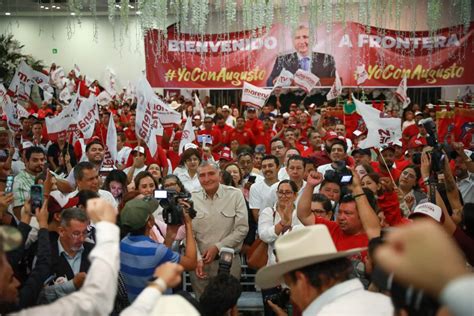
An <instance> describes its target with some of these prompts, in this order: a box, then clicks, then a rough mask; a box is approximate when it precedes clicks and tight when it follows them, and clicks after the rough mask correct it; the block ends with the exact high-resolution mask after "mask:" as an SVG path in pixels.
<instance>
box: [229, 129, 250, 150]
mask: <svg viewBox="0 0 474 316" xmlns="http://www.w3.org/2000/svg"><path fill="white" fill-rule="evenodd" d="M234 139H236V140H237V141H238V142H239V144H240V145H249V146H254V145H255V136H254V134H253V133H252V131H251V130H249V129H244V130H243V131H238V130H236V129H234V130H233V131H232V132H230V133H229V143H230V142H231V141H233V140H234Z"/></svg>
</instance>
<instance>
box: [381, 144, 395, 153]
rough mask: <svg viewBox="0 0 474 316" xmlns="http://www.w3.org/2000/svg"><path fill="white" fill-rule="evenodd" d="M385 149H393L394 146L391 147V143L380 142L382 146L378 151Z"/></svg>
mask: <svg viewBox="0 0 474 316" xmlns="http://www.w3.org/2000/svg"><path fill="white" fill-rule="evenodd" d="M387 149H391V150H395V148H393V143H388V144H382V146H380V152H382V151H384V150H387Z"/></svg>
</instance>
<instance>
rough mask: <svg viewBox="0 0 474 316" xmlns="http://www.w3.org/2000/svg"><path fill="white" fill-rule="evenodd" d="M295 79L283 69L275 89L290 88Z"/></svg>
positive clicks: (274, 86)
mask: <svg viewBox="0 0 474 316" xmlns="http://www.w3.org/2000/svg"><path fill="white" fill-rule="evenodd" d="M293 78H294V76H293V74H292V73H291V72H289V71H288V70H286V69H285V68H283V69H282V70H281V73H280V75H279V76H278V77H277V79H276V81H275V84H274V85H273V89H275V88H285V87H290V86H291V84H292V82H293Z"/></svg>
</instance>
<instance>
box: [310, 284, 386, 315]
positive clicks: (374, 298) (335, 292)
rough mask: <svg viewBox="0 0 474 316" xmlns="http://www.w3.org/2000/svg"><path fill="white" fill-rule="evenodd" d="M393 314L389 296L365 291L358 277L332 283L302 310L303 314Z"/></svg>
mask: <svg viewBox="0 0 474 316" xmlns="http://www.w3.org/2000/svg"><path fill="white" fill-rule="evenodd" d="M315 315H318V316H320V315H322V316H329V315H330V316H340V315H355V316H365V315H387V316H392V315H393V305H392V302H391V301H390V297H388V296H386V295H383V294H380V293H373V292H369V291H366V290H365V289H364V286H363V285H362V283H361V282H360V281H359V279H351V280H347V281H345V282H342V283H339V284H336V285H334V286H333V287H331V288H329V289H328V290H326V291H325V292H324V293H323V294H321V295H320V296H318V297H317V298H316V299H315V300H314V301H313V302H312V303H311V304H310V305H309V306H308V307H306V309H305V310H304V311H303V316H315Z"/></svg>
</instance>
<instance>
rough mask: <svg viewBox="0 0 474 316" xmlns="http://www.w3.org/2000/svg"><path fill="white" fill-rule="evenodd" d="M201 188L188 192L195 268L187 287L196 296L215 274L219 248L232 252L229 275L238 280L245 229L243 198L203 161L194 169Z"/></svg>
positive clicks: (217, 265) (246, 228)
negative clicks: (193, 214)
mask: <svg viewBox="0 0 474 316" xmlns="http://www.w3.org/2000/svg"><path fill="white" fill-rule="evenodd" d="M198 177H199V182H200V184H201V186H202V189H200V190H197V191H194V192H192V200H193V202H194V209H195V210H196V212H197V215H196V217H195V218H194V219H193V231H194V236H195V239H196V242H197V246H198V265H197V268H196V271H195V272H191V285H192V287H193V290H194V292H195V293H196V295H197V297H198V298H199V296H200V295H201V294H202V292H203V291H204V288H205V287H206V286H207V284H208V282H209V281H208V280H209V278H211V277H214V276H216V275H217V271H218V268H219V260H218V259H219V252H220V250H221V249H222V248H223V247H226V248H231V249H233V250H234V253H235V255H234V259H233V261H232V266H231V274H232V275H233V276H235V277H236V278H237V279H240V255H239V251H240V249H241V247H242V243H243V241H244V238H245V236H246V235H247V232H248V230H249V226H248V213H247V206H246V204H245V199H244V196H243V194H242V191H240V190H239V189H237V188H233V187H230V186H226V185H223V184H221V183H220V180H221V172H220V169H219V167H218V166H217V165H215V164H211V163H208V162H203V163H202V164H201V165H200V166H199V168H198Z"/></svg>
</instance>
